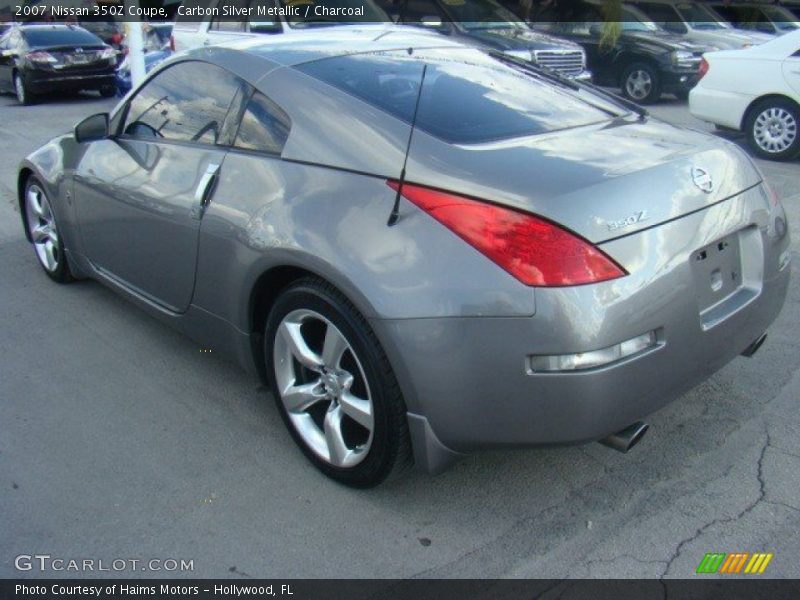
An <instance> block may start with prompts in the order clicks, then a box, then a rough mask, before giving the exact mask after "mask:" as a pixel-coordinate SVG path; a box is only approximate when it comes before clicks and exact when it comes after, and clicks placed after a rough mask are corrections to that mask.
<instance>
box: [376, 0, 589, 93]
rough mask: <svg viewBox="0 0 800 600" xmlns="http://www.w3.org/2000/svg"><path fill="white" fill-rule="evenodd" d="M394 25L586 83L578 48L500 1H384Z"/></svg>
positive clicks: (586, 78) (585, 73) (582, 57)
mask: <svg viewBox="0 0 800 600" xmlns="http://www.w3.org/2000/svg"><path fill="white" fill-rule="evenodd" d="M378 3H379V4H380V5H381V6H382V8H384V10H385V11H386V12H387V13H389V15H390V16H391V18H392V20H394V21H395V22H397V23H401V24H407V25H418V26H421V27H426V28H429V29H433V30H436V31H438V32H440V33H442V34H445V35H448V36H452V37H454V38H458V39H460V41H462V42H464V43H471V44H477V45H481V46H485V47H489V48H492V49H494V50H499V51H501V52H504V53H505V54H508V55H510V56H514V57H517V58H522V59H524V60H526V61H529V62H532V63H534V64H537V65H540V66H543V67H547V68H550V69H553V70H555V71H557V72H558V73H560V74H561V75H565V76H567V77H570V78H574V79H578V80H582V81H587V80H590V79H591V78H592V74H591V73H590V72H589V71H588V70H587V69H586V56H585V54H584V52H583V49H582V48H581V47H580V46H579V45H578V44H575V43H572V42H569V41H567V40H563V39H558V38H557V37H553V36H551V35H548V34H545V33H542V32H538V31H534V30H533V29H531V28H530V27H529V26H528V25H527V24H526V23H524V22H523V21H521V20H520V19H519V18H518V17H517V16H516V15H515V14H514V13H512V12H511V11H509V10H508V9H506V8H504V7H503V6H501V5H500V4H499V3H497V2H496V1H495V0H468V1H464V2H454V1H453V0H382V1H379V2H378Z"/></svg>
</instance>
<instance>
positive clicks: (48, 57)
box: [25, 52, 58, 64]
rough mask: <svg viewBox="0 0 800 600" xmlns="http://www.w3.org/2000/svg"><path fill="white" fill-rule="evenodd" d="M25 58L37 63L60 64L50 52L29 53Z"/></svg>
mask: <svg viewBox="0 0 800 600" xmlns="http://www.w3.org/2000/svg"><path fill="white" fill-rule="evenodd" d="M25 58H27V59H28V60H29V61H31V62H35V63H49V64H52V63H57V62H58V59H57V58H56V57H55V56H53V55H52V54H50V53H49V52H28V53H27V54H26V55H25Z"/></svg>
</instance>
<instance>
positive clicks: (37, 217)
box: [25, 177, 73, 283]
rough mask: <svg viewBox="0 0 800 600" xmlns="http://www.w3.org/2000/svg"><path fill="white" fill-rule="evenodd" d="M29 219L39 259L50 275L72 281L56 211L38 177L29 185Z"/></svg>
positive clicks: (27, 193)
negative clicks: (54, 211)
mask: <svg viewBox="0 0 800 600" xmlns="http://www.w3.org/2000/svg"><path fill="white" fill-rule="evenodd" d="M25 220H26V222H27V226H28V234H29V235H30V239H31V242H32V243H33V248H34V250H35V251H36V258H38V259H39V264H40V265H42V268H43V269H44V272H45V273H47V276H48V277H50V279H52V280H53V281H55V282H58V283H67V282H69V281H72V280H73V277H72V273H71V272H70V270H69V264H68V263H67V255H66V254H65V252H64V241H63V240H62V239H61V235H60V234H59V231H58V226H57V224H56V217H55V214H54V213H53V208H52V206H51V205H50V200H49V199H48V198H47V194H46V193H45V191H44V186H43V185H42V184H41V182H40V181H39V180H38V179H36V178H35V177H30V178H29V179H28V182H27V184H26V185H25Z"/></svg>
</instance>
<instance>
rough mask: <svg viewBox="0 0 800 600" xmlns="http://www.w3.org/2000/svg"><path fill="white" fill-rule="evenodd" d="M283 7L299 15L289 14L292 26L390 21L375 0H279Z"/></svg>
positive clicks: (288, 17)
mask: <svg viewBox="0 0 800 600" xmlns="http://www.w3.org/2000/svg"><path fill="white" fill-rule="evenodd" d="M279 1H280V5H281V7H282V8H293V9H294V10H295V12H296V13H299V14H298V16H287V17H286V20H287V21H288V23H289V25H290V26H291V27H307V26H309V25H325V24H328V25H336V24H339V23H353V22H356V23H380V22H387V21H390V19H389V15H387V14H386V13H385V12H384V11H383V10H382V9H381V8H379V7H378V6H377V5H376V4H375V3H374V2H373V0H279Z"/></svg>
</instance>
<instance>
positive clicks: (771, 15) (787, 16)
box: [761, 6, 800, 31]
mask: <svg viewBox="0 0 800 600" xmlns="http://www.w3.org/2000/svg"><path fill="white" fill-rule="evenodd" d="M761 10H762V11H764V14H765V15H766V16H767V19H769V20H770V21H772V24H773V25H775V27H777V28H778V29H780V30H781V31H792V30H793V29H797V28H798V27H800V24H798V23H797V22H796V21H795V19H796V18H797V17H795V16H794V15H793V14H792V13H791V12H789V11H788V10H786V9H785V8H783V7H782V6H762V7H761Z"/></svg>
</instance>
